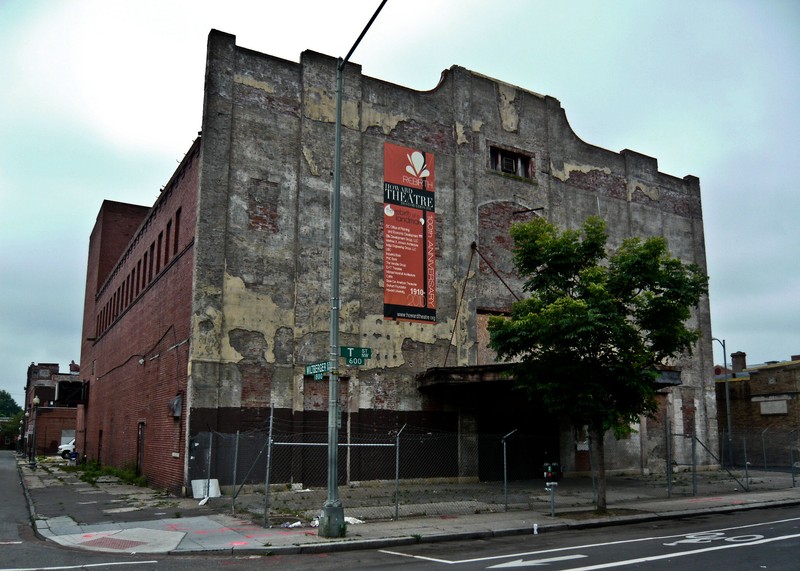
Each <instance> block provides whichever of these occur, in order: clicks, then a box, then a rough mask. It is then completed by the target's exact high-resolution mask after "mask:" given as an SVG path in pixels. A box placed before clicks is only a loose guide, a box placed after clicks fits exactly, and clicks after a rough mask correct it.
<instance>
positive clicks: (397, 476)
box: [394, 424, 406, 521]
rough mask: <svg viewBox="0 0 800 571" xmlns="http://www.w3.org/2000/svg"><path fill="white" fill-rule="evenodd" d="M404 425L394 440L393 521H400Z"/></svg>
mask: <svg viewBox="0 0 800 571" xmlns="http://www.w3.org/2000/svg"><path fill="white" fill-rule="evenodd" d="M405 429H406V425H405V424H404V425H403V428H401V429H400V430H399V432H398V433H397V435H396V436H395V438H394V519H395V521H397V520H399V519H400V434H401V433H402V432H403V431H404V430H405Z"/></svg>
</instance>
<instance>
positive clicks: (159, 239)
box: [156, 232, 164, 273]
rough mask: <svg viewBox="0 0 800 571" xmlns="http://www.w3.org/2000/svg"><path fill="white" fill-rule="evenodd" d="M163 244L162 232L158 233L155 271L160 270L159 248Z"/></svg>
mask: <svg viewBox="0 0 800 571" xmlns="http://www.w3.org/2000/svg"><path fill="white" fill-rule="evenodd" d="M163 244H164V233H163V232H159V233H158V246H157V247H156V273H158V272H160V271H161V248H162V246H163Z"/></svg>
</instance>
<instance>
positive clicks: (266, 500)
mask: <svg viewBox="0 0 800 571" xmlns="http://www.w3.org/2000/svg"><path fill="white" fill-rule="evenodd" d="M274 413H275V407H274V406H273V405H272V403H270V404H269V432H268V433H267V473H266V475H265V476H264V527H265V528H267V527H269V471H270V468H271V467H272V466H271V465H272V417H273V414H274Z"/></svg>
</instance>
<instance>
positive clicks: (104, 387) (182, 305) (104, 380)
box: [78, 143, 199, 492]
mask: <svg viewBox="0 0 800 571" xmlns="http://www.w3.org/2000/svg"><path fill="white" fill-rule="evenodd" d="M198 151H199V144H198V143H196V144H195V145H193V146H192V149H190V151H189V153H187V155H186V157H185V158H184V161H183V162H182V163H181V165H180V166H179V168H178V170H177V171H176V173H175V175H174V176H173V177H172V179H171V180H170V182H169V183H168V184H167V185H166V187H165V188H164V190H163V191H162V193H161V196H160V197H159V199H158V200H157V201H156V203H155V204H154V205H153V207H152V208H150V209H148V210H147V215H146V216H145V218H144V219H143V220H142V221H141V222H140V224H139V225H138V227H137V229H136V231H135V232H134V233H133V235H132V236H131V235H130V232H129V229H128V227H127V226H126V225H122V227H121V228H120V231H119V235H118V234H117V232H116V230H117V227H116V222H117V220H118V219H117V218H115V217H106V216H105V209H106V207H107V206H108V205H107V204H106V203H104V205H103V209H101V215H100V216H98V226H96V227H95V231H94V232H93V233H92V239H91V240H90V247H89V270H88V272H87V294H86V298H87V303H86V307H85V309H84V342H83V350H82V359H83V362H85V363H87V366H85V367H84V368H83V372H82V375H81V377H82V378H83V379H84V380H88V381H89V383H90V386H89V403H88V405H87V406H86V407H85V409H84V413H83V415H82V416H83V422H82V424H81V425H80V426H79V427H78V434H79V437H81V438H82V439H83V441H82V442H79V443H78V446H79V448H80V449H81V451H82V452H83V453H85V454H86V456H87V458H88V459H89V460H98V461H100V462H101V463H103V464H112V465H116V466H124V467H136V468H137V469H138V470H139V471H140V472H141V473H142V474H144V475H145V476H147V478H148V481H149V482H150V483H151V484H152V485H155V486H158V487H163V488H167V489H170V490H172V491H175V492H179V491H180V490H181V487H182V485H183V483H184V481H183V473H184V462H185V453H184V451H185V428H186V427H185V422H184V421H185V411H184V414H182V415H181V416H180V417H177V418H176V417H174V416H173V414H172V412H171V410H170V408H169V405H170V402H171V401H172V399H174V398H175V397H176V396H178V395H181V396H182V398H183V400H184V401H185V395H186V373H187V360H188V350H189V343H188V337H189V329H190V323H189V322H190V314H191V296H190V295H189V292H191V290H192V267H193V263H194V257H193V252H194V226H195V220H194V218H195V210H196V196H197V186H198V179H197V176H198V163H199V152H198ZM134 210H136V209H134ZM109 237H110V238H109ZM125 237H128V242H127V244H126V245H125V247H123V248H121V249H119V257H118V260H117V263H116V264H115V265H114V267H113V268H112V269H111V270H110V271H109V273H108V278H107V279H106V280H105V281H104V282H103V283H101V284H100V285H99V288H97V289H95V290H94V291H93V283H94V281H93V278H94V277H95V276H96V275H99V271H98V268H99V267H100V266H101V265H102V263H103V261H102V259H101V257H100V255H99V253H98V250H100V249H102V246H103V244H106V243H107V242H108V241H109V240H110V241H112V242H119V241H122V240H123V239H124V238H125ZM176 238H177V242H176ZM98 241H99V242H98ZM97 281H98V282H99V281H100V280H99V279H98V280H97Z"/></svg>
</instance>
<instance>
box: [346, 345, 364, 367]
mask: <svg viewBox="0 0 800 571" xmlns="http://www.w3.org/2000/svg"><path fill="white" fill-rule="evenodd" d="M339 355H341V356H342V357H344V360H345V363H346V364H348V365H351V366H354V367H360V366H362V365H366V360H367V359H371V358H372V349H370V348H369V347H339Z"/></svg>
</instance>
